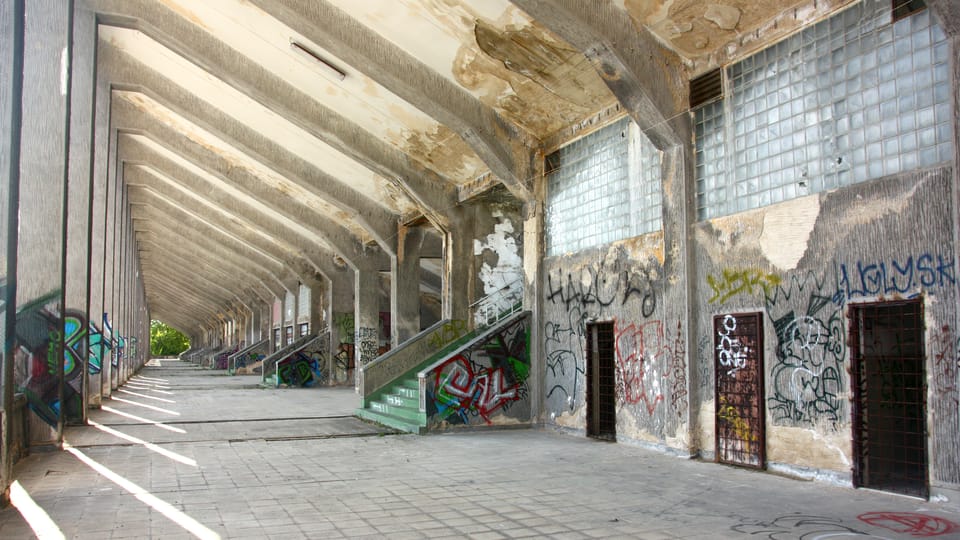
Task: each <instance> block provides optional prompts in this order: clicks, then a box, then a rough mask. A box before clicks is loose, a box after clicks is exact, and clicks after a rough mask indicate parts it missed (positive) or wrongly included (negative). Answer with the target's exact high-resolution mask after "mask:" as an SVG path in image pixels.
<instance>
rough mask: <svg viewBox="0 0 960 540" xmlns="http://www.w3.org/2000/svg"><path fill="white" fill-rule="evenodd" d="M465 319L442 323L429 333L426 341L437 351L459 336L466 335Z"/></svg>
mask: <svg viewBox="0 0 960 540" xmlns="http://www.w3.org/2000/svg"><path fill="white" fill-rule="evenodd" d="M467 331H468V330H467V321H464V320H461V319H454V320H452V321H450V322H446V323H443V325H441V326H440V328H438V329H437V330H436V331H434V332H433V333H432V334H430V338H429V339H428V340H427V343H428V344H429V345H430V347H431V348H432V349H433V350H437V351H439V350H440V349H442V348H444V347H446V346H447V345H449V344H451V343H453V342H454V341H456V340H458V339H460V338H461V337H463V336H465V335H467Z"/></svg>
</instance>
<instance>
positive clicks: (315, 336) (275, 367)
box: [264, 329, 330, 387]
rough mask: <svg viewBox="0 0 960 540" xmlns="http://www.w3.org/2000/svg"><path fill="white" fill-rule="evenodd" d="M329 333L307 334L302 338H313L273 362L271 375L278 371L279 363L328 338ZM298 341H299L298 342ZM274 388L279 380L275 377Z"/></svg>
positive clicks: (324, 330) (327, 331)
mask: <svg viewBox="0 0 960 540" xmlns="http://www.w3.org/2000/svg"><path fill="white" fill-rule="evenodd" d="M329 333H330V331H329V330H327V329H323V330H321V331H319V332H317V333H316V334H307V336H304V337H309V336H313V337H312V338H311V339H308V340H307V341H305V342H304V343H303V344H302V345H299V346H297V347H294V348H292V349H291V350H290V351H288V352H287V354H284V355H283V356H282V357H280V358H277V359H276V360H273V370H272V371H271V373H277V370H278V369H279V365H280V362H283V361H284V360H286V359H287V358H290V357H291V356H293V355H295V354H297V353H298V352H300V351H302V350H304V349H306V348H307V347H309V346H310V345H313V344H314V343H316V342H317V341H319V340H321V339H323V338H327V337H329V335H328V334H329ZM298 341H299V340H298ZM266 362H267V360H266V359H264V363H266ZM264 371H266V370H264ZM274 386H277V387H279V386H280V378H279V377H276V381H275V382H274Z"/></svg>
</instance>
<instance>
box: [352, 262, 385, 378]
mask: <svg viewBox="0 0 960 540" xmlns="http://www.w3.org/2000/svg"><path fill="white" fill-rule="evenodd" d="M354 276H355V278H354V279H355V281H354V283H355V286H354V290H353V296H354V313H353V321H354V322H353V328H354V333H353V343H354V354H355V358H356V365H357V379H356V383H357V388H359V386H360V384H361V382H362V381H361V380H360V368H361V367H362V366H365V365H367V364H369V363H370V362H372V361H373V360H375V359H376V358H377V349H378V348H379V336H380V331H379V329H378V327H379V325H380V273H379V272H377V271H376V270H374V269H358V270H357V271H356V272H355V274H354Z"/></svg>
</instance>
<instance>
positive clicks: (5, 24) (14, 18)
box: [0, 0, 24, 506]
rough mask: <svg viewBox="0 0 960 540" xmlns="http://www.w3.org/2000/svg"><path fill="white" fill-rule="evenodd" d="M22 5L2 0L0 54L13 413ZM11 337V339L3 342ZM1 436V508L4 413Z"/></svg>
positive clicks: (0, 336) (1, 499) (9, 426)
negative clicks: (0, 56) (0, 58)
mask: <svg viewBox="0 0 960 540" xmlns="http://www.w3.org/2000/svg"><path fill="white" fill-rule="evenodd" d="M23 11H24V8H23V1H22V0H0V12H2V13H3V14H4V16H3V17H0V55H2V57H3V58H4V59H6V61H4V62H0V85H2V90H0V132H2V133H4V134H8V136H4V137H2V138H0V175H2V178H3V181H2V182H0V213H3V217H2V218H0V219H2V222H0V282H2V283H3V286H2V287H0V288H2V291H0V302H2V303H3V309H2V310H0V343H2V344H3V349H0V365H2V367H3V376H2V378H0V384H2V388H3V410H5V411H10V410H13V402H14V400H13V397H14V390H15V389H14V385H13V384H9V383H3V382H2V381H12V380H13V377H14V374H15V372H16V370H15V369H14V362H13V360H12V358H13V355H14V353H15V351H16V350H17V345H16V343H14V340H13V339H12V337H13V334H14V333H15V331H16V330H15V326H14V325H15V323H16V314H17V305H16V297H17V260H16V244H17V233H18V231H19V228H20V227H19V216H20V213H19V211H18V207H19V186H20V154H21V146H20V136H19V135H20V127H21V122H22V115H21V109H20V102H21V95H22V91H23V77H21V76H20V74H22V73H23V49H24V43H23V40H24V35H23ZM7 336H10V339H7ZM0 418H2V432H0V445H2V446H0V492H2V493H0V504H3V505H4V506H6V505H7V504H9V503H10V494H9V490H8V488H9V487H10V483H11V482H12V481H13V455H12V453H11V450H12V448H13V432H14V430H13V426H14V424H13V422H11V421H10V418H9V416H7V415H6V414H3V415H2V416H0Z"/></svg>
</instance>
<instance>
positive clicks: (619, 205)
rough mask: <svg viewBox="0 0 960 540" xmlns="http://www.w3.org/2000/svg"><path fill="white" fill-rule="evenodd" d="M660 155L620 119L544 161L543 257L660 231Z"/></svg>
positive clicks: (636, 129)
mask: <svg viewBox="0 0 960 540" xmlns="http://www.w3.org/2000/svg"><path fill="white" fill-rule="evenodd" d="M661 155H662V154H661V152H660V151H659V150H657V148H656V147H655V146H654V145H653V143H651V142H650V140H649V139H648V138H647V137H646V135H644V134H643V132H642V131H640V129H639V127H637V125H636V124H635V123H634V122H633V121H631V120H630V119H629V118H624V119H622V120H620V121H619V122H616V123H614V124H612V125H610V126H607V127H605V128H602V129H600V130H599V131H596V132H594V133H591V134H590V135H587V136H585V137H583V138H581V139H579V140H577V141H574V142H572V143H570V144H569V145H567V146H565V147H563V148H561V149H560V150H557V151H556V152H554V153H552V154H550V155H549V156H547V160H546V168H547V208H546V227H545V228H546V244H547V255H559V254H562V253H566V252H572V251H579V250H582V249H586V248H590V247H594V246H599V245H602V244H606V243H609V242H614V241H616V240H622V239H624V238H631V237H633V236H638V235H641V234H645V233H648V232H653V231H658V230H660V229H661V227H662V222H663V218H662V211H661V198H662V190H661V187H660V184H661V183H660V163H661Z"/></svg>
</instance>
